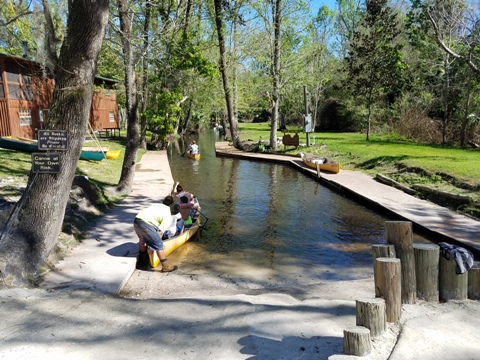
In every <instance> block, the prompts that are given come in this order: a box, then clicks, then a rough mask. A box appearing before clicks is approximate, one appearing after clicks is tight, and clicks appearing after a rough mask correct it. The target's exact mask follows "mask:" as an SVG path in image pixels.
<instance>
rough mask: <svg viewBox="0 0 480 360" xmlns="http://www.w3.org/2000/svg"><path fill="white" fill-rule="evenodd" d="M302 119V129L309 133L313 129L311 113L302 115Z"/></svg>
mask: <svg viewBox="0 0 480 360" xmlns="http://www.w3.org/2000/svg"><path fill="white" fill-rule="evenodd" d="M303 119H304V128H305V129H304V130H305V132H306V133H311V132H313V131H314V126H313V121H312V115H311V114H308V115H307V116H304V117H303Z"/></svg>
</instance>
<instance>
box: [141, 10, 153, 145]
mask: <svg viewBox="0 0 480 360" xmlns="http://www.w3.org/2000/svg"><path fill="white" fill-rule="evenodd" d="M151 8H152V3H151V2H150V1H147V2H146V3H145V19H144V22H143V51H142V52H143V54H144V56H143V58H142V61H143V74H142V75H143V79H142V89H143V90H142V100H141V111H142V114H143V115H142V116H141V118H140V139H139V147H141V148H142V149H146V148H147V116H146V115H145V111H147V104H148V55H147V54H148V48H149V47H150V37H149V31H150V14H151Z"/></svg>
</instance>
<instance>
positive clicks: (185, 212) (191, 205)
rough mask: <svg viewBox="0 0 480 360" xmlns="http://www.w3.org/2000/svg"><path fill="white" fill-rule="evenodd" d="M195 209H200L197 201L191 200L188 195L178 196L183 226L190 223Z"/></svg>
mask: <svg viewBox="0 0 480 360" xmlns="http://www.w3.org/2000/svg"><path fill="white" fill-rule="evenodd" d="M192 198H193V196H192ZM197 211H200V204H199V203H198V201H197V202H192V201H190V199H189V197H188V196H185V195H184V196H182V197H181V198H180V214H182V219H183V225H184V226H185V227H188V226H190V225H192V223H193V217H194V216H195V213H196V212H197Z"/></svg>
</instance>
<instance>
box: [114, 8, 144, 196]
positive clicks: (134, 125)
mask: <svg viewBox="0 0 480 360" xmlns="http://www.w3.org/2000/svg"><path fill="white" fill-rule="evenodd" d="M117 5H118V14H119V18H120V30H121V31H120V37H121V39H122V44H123V56H124V66H125V95H126V106H127V119H128V123H127V144H126V147H125V157H124V159H123V165H122V172H121V174H120V180H119V182H118V184H117V191H119V192H120V193H123V194H129V193H130V192H131V191H132V184H133V176H134V175H135V166H136V164H137V151H138V146H139V132H138V125H139V118H138V99H137V81H136V77H135V63H134V58H133V48H132V40H131V37H132V36H131V28H132V26H131V22H130V17H129V14H128V3H127V0H117Z"/></svg>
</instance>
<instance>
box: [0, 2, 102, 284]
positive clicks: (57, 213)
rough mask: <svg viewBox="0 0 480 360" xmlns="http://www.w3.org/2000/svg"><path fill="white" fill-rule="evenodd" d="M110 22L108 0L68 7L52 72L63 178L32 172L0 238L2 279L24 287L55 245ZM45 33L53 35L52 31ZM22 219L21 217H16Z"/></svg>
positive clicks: (52, 117)
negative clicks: (62, 139)
mask: <svg viewBox="0 0 480 360" xmlns="http://www.w3.org/2000/svg"><path fill="white" fill-rule="evenodd" d="M107 22H108V0H97V1H88V0H77V1H70V2H69V3H68V20H67V31H66V37H65V41H64V43H63V45H62V47H61V50H60V56H59V57H58V59H57V57H56V55H55V54H51V58H52V59H56V61H55V67H54V76H55V89H54V95H53V102H52V105H51V107H50V110H49V121H48V124H47V129H50V130H65V131H67V133H68V136H69V143H68V145H69V147H68V149H67V151H65V152H64V153H62V154H61V156H60V169H61V171H60V172H59V173H55V174H45V173H33V171H32V172H31V173H30V176H29V179H28V183H27V188H26V190H25V192H24V194H23V195H22V197H21V199H20V200H19V201H18V203H17V205H16V208H15V210H14V211H13V212H12V215H14V216H11V217H10V219H9V221H8V222H7V224H6V226H5V228H4V231H3V233H2V236H1V239H0V274H1V276H2V277H3V279H4V280H5V281H6V282H11V283H15V282H22V281H26V278H27V277H28V276H29V275H31V274H34V273H35V272H36V271H37V270H38V268H39V267H40V266H41V265H42V264H43V261H44V260H45V259H46V257H47V256H48V254H49V253H50V251H51V250H52V249H53V247H54V246H55V244H56V242H57V239H58V235H59V233H60V230H61V226H62V222H63V217H64V213H65V207H66V204H67V201H68V197H69V193H70V189H71V185H72V180H73V177H74V175H75V170H76V165H77V162H78V159H79V156H80V152H81V149H82V145H83V141H84V139H85V135H86V129H87V123H88V119H89V114H90V108H91V103H92V96H93V82H94V78H95V73H96V63H97V58H98V54H99V52H100V48H101V45H102V41H103V36H104V33H105V28H106V25H107ZM47 31H53V29H48V30H47ZM16 215H18V216H16Z"/></svg>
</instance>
